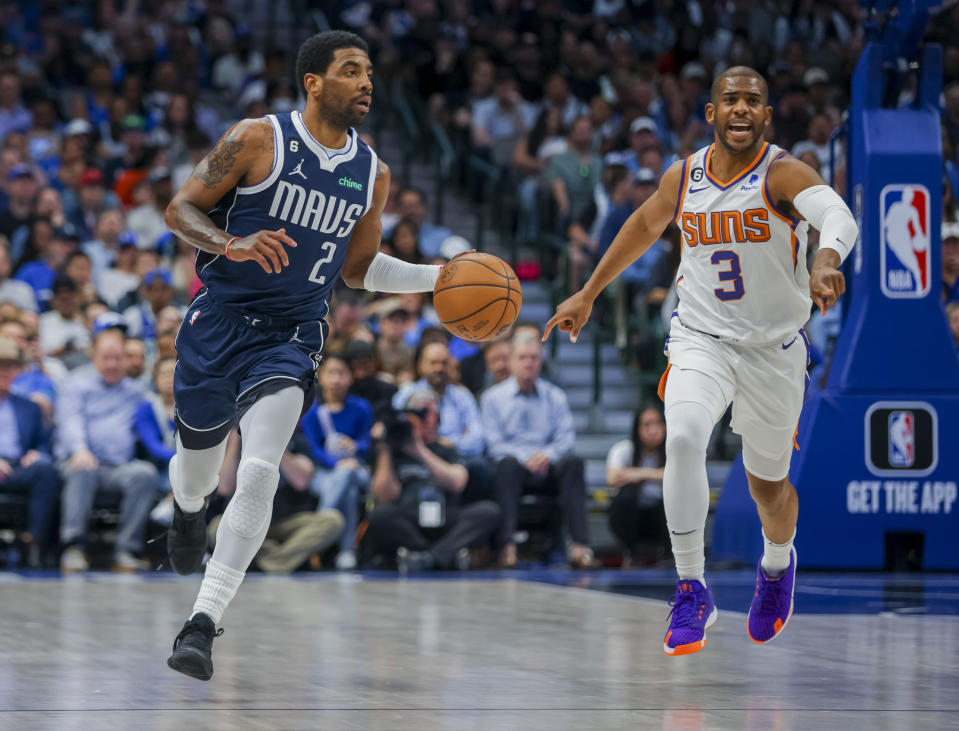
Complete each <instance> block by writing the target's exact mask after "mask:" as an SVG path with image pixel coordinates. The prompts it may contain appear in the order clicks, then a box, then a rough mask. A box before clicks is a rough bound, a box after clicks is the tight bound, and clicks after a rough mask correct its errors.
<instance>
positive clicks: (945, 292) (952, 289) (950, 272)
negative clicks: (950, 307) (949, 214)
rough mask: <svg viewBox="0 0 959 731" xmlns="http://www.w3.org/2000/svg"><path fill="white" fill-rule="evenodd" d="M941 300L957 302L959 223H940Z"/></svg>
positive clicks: (958, 299)
mask: <svg viewBox="0 0 959 731" xmlns="http://www.w3.org/2000/svg"><path fill="white" fill-rule="evenodd" d="M942 300H943V302H959V223H944V224H942Z"/></svg>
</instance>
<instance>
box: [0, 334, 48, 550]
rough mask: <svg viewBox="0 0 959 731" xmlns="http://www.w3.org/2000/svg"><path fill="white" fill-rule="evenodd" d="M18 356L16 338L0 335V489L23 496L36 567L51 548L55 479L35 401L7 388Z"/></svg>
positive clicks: (18, 365) (20, 353) (16, 369)
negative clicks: (17, 394) (27, 505)
mask: <svg viewBox="0 0 959 731" xmlns="http://www.w3.org/2000/svg"><path fill="white" fill-rule="evenodd" d="M23 360H24V359H23V351H22V350H21V349H20V348H19V347H18V346H17V344H16V343H15V342H14V341H13V340H11V339H9V338H5V337H0V492H3V493H8V494H9V493H14V494H26V495H28V496H29V498H28V499H29V507H28V511H27V516H28V517H27V525H28V530H29V534H30V535H29V537H28V538H27V541H28V543H29V544H30V549H29V553H28V556H29V557H28V563H29V564H30V566H31V567H32V568H40V567H41V565H42V564H41V561H42V559H43V554H44V553H45V552H46V551H47V550H48V549H50V548H51V545H50V544H51V533H52V527H53V526H52V525H51V520H52V518H53V514H54V509H55V508H56V501H57V486H58V482H59V480H58V478H57V472H56V469H54V467H53V464H52V463H51V462H50V445H49V443H48V440H47V433H46V430H45V429H44V427H43V415H42V414H41V412H40V407H39V406H37V405H36V404H35V403H33V402H32V401H30V400H29V399H26V398H23V397H22V396H16V395H14V394H12V393H10V386H11V384H12V383H13V380H14V378H16V376H17V374H18V373H19V372H20V369H21V368H22V367H23Z"/></svg>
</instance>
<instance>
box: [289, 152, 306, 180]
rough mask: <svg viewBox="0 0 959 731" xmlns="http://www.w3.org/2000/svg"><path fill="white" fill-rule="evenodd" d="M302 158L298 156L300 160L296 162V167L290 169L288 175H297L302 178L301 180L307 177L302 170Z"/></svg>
mask: <svg viewBox="0 0 959 731" xmlns="http://www.w3.org/2000/svg"><path fill="white" fill-rule="evenodd" d="M304 160H305V158H302V157H301V158H300V161H299V162H298V163H297V164H296V167H295V168H293V169H292V170H291V171H290V175H299V176H300V177H301V178H303V180H306V179H307V178H306V173H304V172H303V170H302V167H303V161H304Z"/></svg>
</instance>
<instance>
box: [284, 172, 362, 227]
mask: <svg viewBox="0 0 959 731" xmlns="http://www.w3.org/2000/svg"><path fill="white" fill-rule="evenodd" d="M270 215H271V216H273V217H274V218H278V219H280V220H281V221H284V222H286V223H290V224H293V225H295V226H302V227H303V228H310V229H313V230H314V231H319V232H320V233H324V234H332V233H335V234H336V235H337V236H339V237H343V236H349V235H350V232H351V231H352V230H353V227H354V226H355V225H356V222H357V221H358V220H359V219H360V217H361V216H362V215H363V206H362V205H360V204H359V203H350V202H349V201H346V200H344V199H342V198H337V197H336V196H335V195H326V194H325V193H321V192H320V191H318V190H312V189H307V188H304V187H303V186H302V185H296V184H295V183H288V182H286V181H284V180H281V181H280V182H279V183H278V184H277V186H276V191H275V192H274V194H273V204H272V205H271V206H270Z"/></svg>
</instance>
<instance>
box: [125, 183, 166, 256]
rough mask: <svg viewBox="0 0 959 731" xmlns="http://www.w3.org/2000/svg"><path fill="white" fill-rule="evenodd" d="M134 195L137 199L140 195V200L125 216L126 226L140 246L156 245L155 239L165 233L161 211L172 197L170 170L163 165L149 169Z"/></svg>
mask: <svg viewBox="0 0 959 731" xmlns="http://www.w3.org/2000/svg"><path fill="white" fill-rule="evenodd" d="M135 196H136V197H137V199H138V200H139V199H140V197H141V196H142V201H139V202H140V205H138V206H137V207H136V208H134V209H133V210H132V211H130V213H129V215H128V216H127V227H128V228H129V229H130V230H131V231H132V232H133V233H134V234H136V236H137V238H138V239H139V240H140V244H141V245H142V246H146V247H153V246H156V243H157V240H158V239H159V238H160V237H161V236H163V235H164V234H166V233H167V227H166V224H165V223H164V222H163V212H164V211H165V210H166V207H167V206H168V205H169V204H170V199H171V198H172V197H173V187H172V183H171V180H170V170H169V169H168V168H165V167H159V168H154V169H153V170H151V171H150V173H149V175H148V176H147V180H146V183H141V185H140V186H138V187H137V190H136V193H135Z"/></svg>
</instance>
